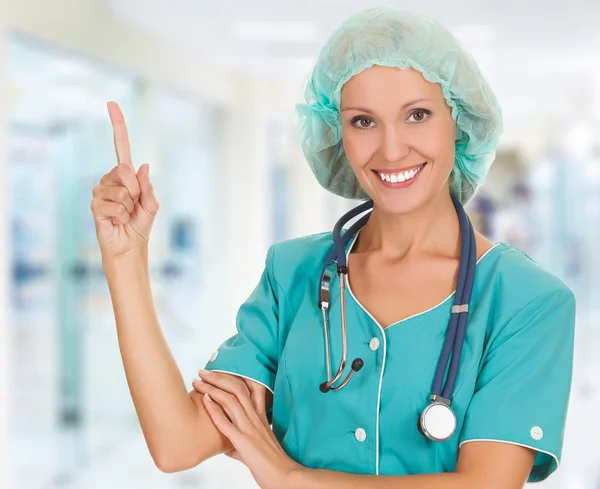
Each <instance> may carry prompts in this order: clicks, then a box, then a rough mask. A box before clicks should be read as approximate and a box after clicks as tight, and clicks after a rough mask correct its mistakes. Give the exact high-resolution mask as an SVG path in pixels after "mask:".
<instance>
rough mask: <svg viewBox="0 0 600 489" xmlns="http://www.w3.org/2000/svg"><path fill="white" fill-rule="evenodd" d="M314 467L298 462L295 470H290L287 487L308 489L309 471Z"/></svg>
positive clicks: (289, 488) (287, 488)
mask: <svg viewBox="0 0 600 489" xmlns="http://www.w3.org/2000/svg"><path fill="white" fill-rule="evenodd" d="M311 470H312V469H309V468H307V467H304V466H303V465H300V464H298V466H297V467H295V468H294V469H293V470H291V471H290V473H289V474H288V477H287V484H286V485H285V488H286V489H308V478H307V476H308V473H309V472H310V471H311Z"/></svg>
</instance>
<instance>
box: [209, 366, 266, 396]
mask: <svg viewBox="0 0 600 489" xmlns="http://www.w3.org/2000/svg"><path fill="white" fill-rule="evenodd" d="M207 370H210V371H211V372H222V373H224V374H231V375H235V376H236V377H242V378H244V379H248V380H252V381H254V382H256V383H257V384H260V385H264V386H265V387H266V388H267V389H269V391H271V394H273V395H275V393H274V392H273V391H272V390H271V388H270V387H269V386H268V385H267V384H263V383H262V382H261V381H260V380H256V379H253V378H252V377H248V376H247V375H242V374H238V373H237V372H230V371H229V370H217V369H214V370H213V369H212V368H211V369H207Z"/></svg>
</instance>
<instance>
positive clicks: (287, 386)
mask: <svg viewBox="0 0 600 489" xmlns="http://www.w3.org/2000/svg"><path fill="white" fill-rule="evenodd" d="M359 233H360V231H359ZM357 236H358V234H357V235H356V236H355V237H354V238H353V239H351V240H350V241H349V243H348V244H347V245H346V254H347V255H348V254H349V253H350V250H351V248H352V246H353V244H354V242H355V241H356V237H357ZM332 247H333V240H332V237H331V233H329V232H328V233H319V234H315V235H310V236H304V237H301V238H296V239H291V240H287V241H283V242H279V243H276V244H274V245H272V246H271V247H270V248H269V250H268V253H267V258H266V267H265V269H264V271H263V273H262V276H261V278H260V281H259V283H258V285H257V286H256V288H255V289H254V291H253V292H252V293H251V295H250V296H249V297H248V299H247V300H246V301H245V302H244V303H243V304H242V306H241V307H240V309H239V311H238V314H237V318H236V324H237V334H235V335H234V336H232V337H231V338H229V339H228V340H226V341H225V342H224V343H223V344H222V345H221V346H220V347H219V349H218V350H217V351H216V352H215V353H214V354H213V355H212V356H211V358H210V360H209V361H208V363H207V365H206V369H207V370H214V371H221V372H228V373H231V374H234V375H237V376H241V377H244V378H248V379H252V380H255V381H256V382H259V383H261V384H263V385H264V386H266V387H267V388H268V389H269V390H270V391H272V392H273V394H274V395H273V407H272V412H271V413H270V415H271V416H272V422H273V432H274V434H275V436H276V437H277V439H278V441H279V442H280V444H281V446H282V447H283V449H284V450H285V452H286V453H287V454H288V455H289V456H290V457H291V458H292V459H293V460H295V461H297V462H298V463H300V464H302V465H303V466H305V467H310V468H323V469H330V470H336V471H343V472H350V473H356V474H380V475H411V474H428V473H440V472H453V471H454V470H455V468H456V464H457V461H458V452H459V449H460V446H461V445H462V444H463V443H467V442H470V441H476V440H484V441H498V442H503V443H511V444H516V445H521V446H525V447H530V448H533V449H535V450H536V451H537V456H536V458H535V463H534V467H533V469H532V471H531V473H530V475H529V478H528V482H537V481H541V480H543V479H545V478H547V477H548V476H549V475H550V474H551V473H552V472H554V470H556V468H557V467H558V464H559V462H560V458H561V451H562V445H563V435H564V428H565V421H566V415H567V408H568V401H569V394H570V388H571V379H572V368H573V349H574V327H575V296H574V294H573V292H572V291H571V290H570V289H569V288H568V287H567V286H566V285H565V284H564V283H563V282H562V281H560V280H559V279H558V278H557V277H556V276H554V275H553V274H551V273H550V272H548V271H546V270H544V269H543V268H542V267H541V266H539V265H538V264H536V262H535V261H534V260H533V259H531V258H530V257H529V256H528V255H526V254H525V253H524V252H522V251H520V250H518V249H516V248H514V247H512V246H510V245H508V244H506V243H504V242H499V243H496V244H495V245H494V246H493V247H492V248H491V249H490V250H488V251H487V252H486V253H485V254H484V255H483V256H482V257H480V259H479V260H478V261H477V267H476V273H475V283H474V289H473V295H472V300H471V307H470V311H469V316H468V318H469V320H468V325H467V329H466V336H465V342H464V346H463V350H462V354H461V362H460V368H459V374H458V378H457V381H456V387H455V390H454V395H453V397H452V408H453V410H454V413H455V415H456V417H457V427H456V431H455V433H454V435H453V436H452V438H450V439H449V440H447V441H445V442H434V441H431V440H429V439H427V438H425V437H424V436H423V435H422V434H421V433H420V432H419V431H418V429H417V420H418V418H419V416H420V414H421V412H422V411H423V409H424V408H425V407H426V406H427V405H428V404H429V398H430V395H431V387H432V382H433V378H434V374H435V369H436V366H437V363H438V358H439V355H440V352H441V351H442V346H443V343H444V339H445V335H446V329H447V327H448V322H449V318H450V309H451V307H452V305H453V296H454V293H453V294H451V295H450V296H449V297H448V298H447V299H445V300H444V301H442V302H441V303H440V304H438V305H436V306H435V307H432V308H431V309H428V310H426V311H423V312H421V313H419V314H416V315H414V316H411V317H408V318H406V319H403V320H401V321H399V322H397V323H395V324H392V325H390V326H388V327H387V328H385V329H382V327H381V326H380V325H379V324H378V323H377V321H375V319H374V318H373V317H372V316H371V314H369V312H368V311H367V310H366V309H365V308H364V307H363V306H362V305H361V304H360V303H359V302H358V301H357V300H356V298H355V297H354V295H353V294H352V291H351V290H350V289H349V288H348V289H347V290H346V294H347V298H346V309H347V328H348V360H349V363H351V362H352V360H353V359H354V358H357V357H360V358H362V359H363V360H364V367H363V368H362V370H360V371H359V372H358V373H357V374H356V375H355V376H354V377H353V378H352V380H351V381H350V383H349V384H348V385H346V387H344V388H343V389H342V390H340V391H330V392H328V393H325V394H323V393H322V392H321V391H320V390H319V385H320V384H321V383H322V382H323V381H325V380H327V371H326V366H325V346H324V337H323V321H322V314H321V310H320V309H319V308H318V304H317V303H318V287H319V278H320V275H321V271H322V266H323V263H324V260H325V259H326V256H327V254H328V253H329V251H330V250H331V248H332ZM331 271H332V279H331V287H330V307H329V318H330V328H329V329H330V341H331V355H332V356H331V358H332V367H331V368H332V372H333V373H335V372H336V371H337V369H338V365H339V362H340V359H341V323H340V312H339V288H338V287H339V283H338V276H337V274H336V273H335V268H334V266H333V265H332V268H331ZM349 273H350V274H351V273H352V270H351V268H350V271H349ZM399 299H400V298H399ZM348 371H349V366H347V367H346V372H345V374H346V373H347V372H348ZM345 374H344V376H345Z"/></svg>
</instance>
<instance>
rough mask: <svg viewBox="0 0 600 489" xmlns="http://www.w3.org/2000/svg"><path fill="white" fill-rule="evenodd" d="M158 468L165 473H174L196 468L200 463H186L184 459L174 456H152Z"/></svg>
mask: <svg viewBox="0 0 600 489" xmlns="http://www.w3.org/2000/svg"><path fill="white" fill-rule="evenodd" d="M152 460H154V465H156V468H157V469H158V470H160V471H161V472H164V473H165V474H174V473H175V472H183V471H184V470H189V469H192V468H194V467H195V466H196V465H198V464H191V463H185V461H183V460H175V459H173V458H172V457H162V458H159V457H152Z"/></svg>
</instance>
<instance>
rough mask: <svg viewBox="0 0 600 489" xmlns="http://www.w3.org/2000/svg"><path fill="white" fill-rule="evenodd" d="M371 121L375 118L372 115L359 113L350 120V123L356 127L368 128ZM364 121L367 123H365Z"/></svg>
mask: <svg viewBox="0 0 600 489" xmlns="http://www.w3.org/2000/svg"><path fill="white" fill-rule="evenodd" d="M370 122H373V120H372V119H371V118H370V117H367V116H364V115H359V116H356V117H353V118H352V120H351V121H350V123H351V124H352V125H353V126H354V127H356V129H368V128H369V123H370ZM357 123H358V124H357ZM363 123H366V124H363Z"/></svg>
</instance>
